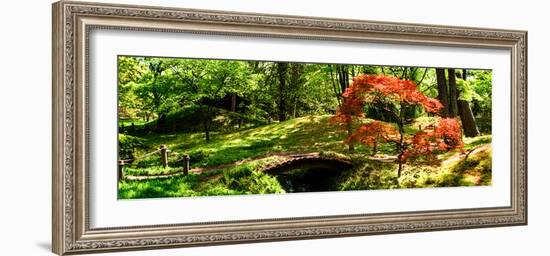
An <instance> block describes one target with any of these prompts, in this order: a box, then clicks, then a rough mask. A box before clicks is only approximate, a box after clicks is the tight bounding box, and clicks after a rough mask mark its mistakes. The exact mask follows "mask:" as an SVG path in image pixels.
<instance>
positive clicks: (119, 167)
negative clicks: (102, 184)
mask: <svg viewBox="0 0 550 256" xmlns="http://www.w3.org/2000/svg"><path fill="white" fill-rule="evenodd" d="M125 164H126V163H125V162H124V160H118V174H117V178H118V181H121V180H122V179H123V178H124V176H123V175H124V174H123V173H122V169H123V168H124V165H125Z"/></svg>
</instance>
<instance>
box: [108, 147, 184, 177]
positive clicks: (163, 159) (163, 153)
mask: <svg viewBox="0 0 550 256" xmlns="http://www.w3.org/2000/svg"><path fill="white" fill-rule="evenodd" d="M170 152H171V150H170V149H168V147H167V146H166V145H161V146H160V148H159V149H157V150H155V151H153V152H149V153H147V154H143V155H141V156H139V157H135V158H130V159H121V160H118V173H117V179H118V181H120V180H122V179H124V166H126V165H128V164H130V163H132V162H134V161H136V160H143V159H146V158H148V157H151V156H153V155H155V154H160V164H161V165H162V167H163V168H167V167H168V153H170ZM189 159H190V157H189V155H187V154H184V155H183V156H182V158H181V159H179V160H176V161H174V162H173V163H180V162H181V168H182V172H183V175H188V174H189Z"/></svg>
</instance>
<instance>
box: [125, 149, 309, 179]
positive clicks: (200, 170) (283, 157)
mask: <svg viewBox="0 0 550 256" xmlns="http://www.w3.org/2000/svg"><path fill="white" fill-rule="evenodd" d="M315 156H319V153H296V152H289V153H269V154H266V155H263V156H256V157H250V158H246V159H243V160H240V161H237V162H233V163H227V164H221V165H216V166H208V167H198V168H193V169H191V170H189V173H194V174H200V173H205V172H211V171H217V170H221V169H225V168H228V167H233V166H238V165H241V164H245V163H248V162H252V161H256V160H260V159H264V158H268V157H278V158H280V161H278V162H284V161H287V160H290V159H294V158H299V157H315ZM181 175H183V171H179V172H174V173H168V174H158V175H127V176H125V177H124V178H125V179H126V180H151V179H163V178H170V177H176V176H181Z"/></svg>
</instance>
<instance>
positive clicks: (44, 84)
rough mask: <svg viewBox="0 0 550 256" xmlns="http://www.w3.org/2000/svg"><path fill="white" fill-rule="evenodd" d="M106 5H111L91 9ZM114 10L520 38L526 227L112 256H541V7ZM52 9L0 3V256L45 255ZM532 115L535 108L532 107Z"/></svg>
mask: <svg viewBox="0 0 550 256" xmlns="http://www.w3.org/2000/svg"><path fill="white" fill-rule="evenodd" d="M100 1H101V2H113V1H112V0H100ZM116 2H119V3H137V4H153V5H165V6H182V7H189V8H200V9H218V10H231V11H246V12H262V13H278V14H291V15H304V16H324V17H336V18H353V19H369V20H382V21H396V22H413V23H432V24H442V25H459V26H477V27H491V28H505V29H520V30H528V31H529V41H528V42H529V58H528V60H529V76H528V78H529V118H530V120H529V161H528V163H529V225H528V226H523V227H507V228H491V229H474V230H459V231H445V232H429V233H414V234H396V235H383V236H368V237H353V238H338V239H323V240H306V241H291V242H276V243H260V244H246V245H229V246H215V247H202V248H186V249H169V250H161V251H144V252H128V253H114V254H111V255H262V256H268V255H334V254H339V255H364V254H373V255H380V254H382V253H384V254H386V255H398V254H401V255H446V256H450V255H482V254H486V255H513V254H515V255H548V251H549V249H548V248H547V247H546V243H548V242H550V238H549V237H550V236H549V235H548V233H549V230H548V229H549V228H550V206H549V204H550V200H548V196H550V186H548V184H549V183H550V170H549V168H548V167H547V165H546V159H547V158H548V157H547V153H546V152H547V151H548V147H547V145H548V144H549V143H550V139H549V138H548V136H547V132H546V125H548V121H547V118H548V115H547V113H548V112H547V107H545V106H542V104H543V103H544V102H545V101H547V100H548V95H549V93H550V86H549V84H548V79H547V77H548V72H547V66H548V62H547V60H548V58H549V57H550V32H549V30H548V28H547V24H550V15H548V14H547V11H548V10H549V9H550V8H548V6H546V5H545V3H544V2H545V1H530V0H524V1H513V2H512V1H510V2H507V1H473V0H462V1H453V2H445V3H444V2H443V1H437V0H431V1H422V0H415V1H407V0H393V1H370V2H369V1H364V0H363V1H352V0H338V1H319V0H317V1H314V0H261V1H251V0H249V1H245V0H229V1H219V2H218V1H215V0H201V1H184V0H180V1H168V0H163V1H151V0H149V1H147V0H118V1H116ZM50 4H51V1H44V0H41V1H39V0H26V1H23V0H20V1H6V2H5V3H3V5H2V14H1V15H0V37H1V39H0V46H1V47H0V51H1V54H0V86H1V87H0V88H1V89H0V117H1V119H0V120H1V121H0V161H1V163H2V164H1V165H0V200H1V201H0V205H2V206H1V209H0V238H1V240H0V241H2V242H0V255H33V256H34V255H52V254H51V253H50V252H49V251H50V230H51V228H50V225H51V224H50V223H51V222H50V219H51V210H50V208H51V198H50V191H51V185H50V180H51V168H50V162H51V150H50V149H51V135H50V134H51V128H50V127H51V125H50V123H51V108H50V106H51V93H50V91H51V85H50V81H51V74H50V73H51V72H50V70H51V50H50V49H51V43H50V38H51V34H50V33H51V21H50V20H51V14H50V13H51V12H50ZM537 105H538V106H537Z"/></svg>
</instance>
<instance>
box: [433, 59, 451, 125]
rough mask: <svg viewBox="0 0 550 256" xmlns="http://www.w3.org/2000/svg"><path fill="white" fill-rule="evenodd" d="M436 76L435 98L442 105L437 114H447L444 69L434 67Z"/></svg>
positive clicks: (447, 99)
mask: <svg viewBox="0 0 550 256" xmlns="http://www.w3.org/2000/svg"><path fill="white" fill-rule="evenodd" d="M435 74H436V77H437V99H438V100H439V102H441V104H442V105H443V108H442V109H441V111H440V112H439V114H440V115H441V116H443V117H447V116H449V93H448V92H447V79H445V69H442V68H436V69H435Z"/></svg>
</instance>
